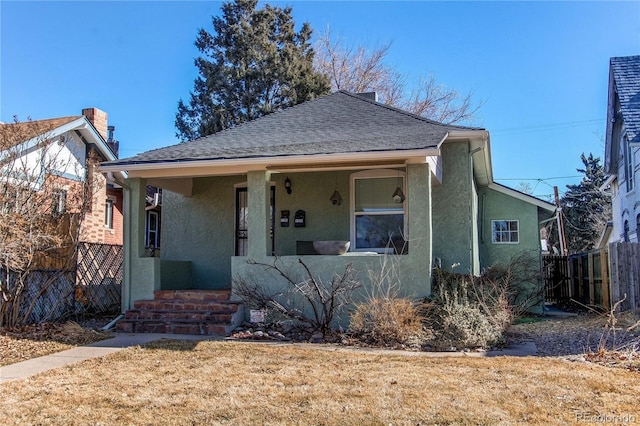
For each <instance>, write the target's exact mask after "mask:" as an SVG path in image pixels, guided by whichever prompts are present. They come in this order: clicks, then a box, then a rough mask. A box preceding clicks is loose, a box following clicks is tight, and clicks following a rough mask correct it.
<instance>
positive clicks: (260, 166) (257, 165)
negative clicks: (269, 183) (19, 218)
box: [100, 147, 439, 175]
mask: <svg viewBox="0 0 640 426" xmlns="http://www.w3.org/2000/svg"><path fill="white" fill-rule="evenodd" d="M437 155H439V150H438V149H437V148H436V147H430V148H423V149H415V150H394V151H371V152H355V153H335V154H308V155H286V156H270V157H253V158H217V159H203V160H195V159H194V160H188V159H187V160H175V161H161V162H141V163H134V162H128V163H115V164H103V165H101V166H100V169H101V170H102V171H107V172H108V171H112V172H116V171H118V172H119V171H128V172H129V173H131V174H132V175H135V174H136V173H135V172H145V171H158V172H161V171H162V170H171V169H187V170H188V169H203V168H210V169H211V173H215V170H216V169H229V170H232V169H235V170H237V173H246V171H248V170H274V171H277V169H278V167H289V168H291V167H296V166H300V167H304V166H309V165H313V166H317V167H318V168H323V167H332V165H333V167H336V166H335V165H339V164H340V163H358V162H375V161H381V162H389V161H399V162H402V163H403V164H404V163H424V162H426V161H427V157H430V156H437Z"/></svg>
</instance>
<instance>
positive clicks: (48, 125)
mask: <svg viewBox="0 0 640 426" xmlns="http://www.w3.org/2000/svg"><path fill="white" fill-rule="evenodd" d="M80 117H82V116H70V117H58V118H49V119H46V120H29V121H22V122H19V123H1V124H0V135H3V136H4V135H6V136H9V137H10V138H11V139H12V141H13V142H14V145H18V144H20V143H22V142H26V141H28V140H30V139H33V138H37V137H38V136H41V135H44V134H46V133H49V132H51V131H53V130H54V129H56V128H58V127H61V126H64V125H65V124H68V123H71V122H73V121H74V120H77V119H78V118H80ZM7 148H8V147H7Z"/></svg>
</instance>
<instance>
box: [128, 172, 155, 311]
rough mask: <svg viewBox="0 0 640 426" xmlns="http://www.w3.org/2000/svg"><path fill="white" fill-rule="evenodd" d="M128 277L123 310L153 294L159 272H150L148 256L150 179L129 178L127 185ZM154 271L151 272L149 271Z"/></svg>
mask: <svg viewBox="0 0 640 426" xmlns="http://www.w3.org/2000/svg"><path fill="white" fill-rule="evenodd" d="M124 188H125V190H124V212H125V214H124V217H123V221H124V256H123V261H124V265H123V266H124V276H123V280H122V310H123V312H124V311H125V310H127V309H130V308H131V307H132V306H133V302H134V301H135V300H138V299H142V298H147V297H149V296H150V297H151V298H152V297H153V290H154V289H155V287H156V286H157V285H156V284H157V283H156V282H155V280H156V278H159V277H156V274H155V273H154V272H155V271H153V265H152V266H151V269H152V271H149V265H147V264H146V263H149V262H145V260H147V258H144V236H145V220H146V217H145V205H146V204H145V197H146V195H147V181H146V179H127V182H126V186H125V187H124ZM149 272H151V273H149Z"/></svg>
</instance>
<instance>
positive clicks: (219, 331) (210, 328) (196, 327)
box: [116, 320, 227, 336]
mask: <svg viewBox="0 0 640 426" xmlns="http://www.w3.org/2000/svg"><path fill="white" fill-rule="evenodd" d="M116 330H117V331H122V332H125V333H164V334H191V335H204V336H218V335H225V334H227V326H225V325H224V324H212V323H206V322H202V323H189V324H185V323H180V322H171V321H145V320H140V321H135V320H133V321H127V320H121V321H119V322H118V324H117V326H116Z"/></svg>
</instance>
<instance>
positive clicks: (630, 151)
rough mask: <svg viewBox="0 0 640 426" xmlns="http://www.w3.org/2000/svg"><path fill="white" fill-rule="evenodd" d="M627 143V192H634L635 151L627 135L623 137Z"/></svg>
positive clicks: (625, 157)
mask: <svg viewBox="0 0 640 426" xmlns="http://www.w3.org/2000/svg"><path fill="white" fill-rule="evenodd" d="M623 140H624V143H625V147H624V148H625V150H626V155H625V156H624V166H625V174H626V178H627V179H626V180H627V192H631V191H633V184H634V182H633V169H634V165H633V149H632V148H631V143H630V142H629V138H628V137H627V135H626V134H625V135H624V137H623Z"/></svg>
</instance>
